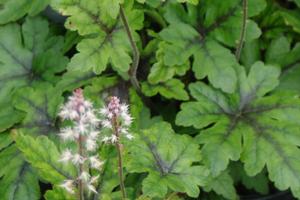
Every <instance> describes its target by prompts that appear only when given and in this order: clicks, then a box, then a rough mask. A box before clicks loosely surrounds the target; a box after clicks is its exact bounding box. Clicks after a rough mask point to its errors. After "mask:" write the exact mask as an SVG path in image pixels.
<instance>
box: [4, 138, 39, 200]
mask: <svg viewBox="0 0 300 200" xmlns="http://www.w3.org/2000/svg"><path fill="white" fill-rule="evenodd" d="M4 136H5V138H4ZM4 140H5V141H6V142H5V143H6V145H3V143H2V142H3V141H4ZM11 142H12V141H11V139H10V135H9V134H8V133H2V134H1V143H2V145H1V152H0V165H1V166H2V167H1V169H0V177H1V179H0V184H1V187H0V196H1V198H3V199H8V200H38V199H40V188H39V183H38V177H37V175H36V173H35V171H34V170H33V169H32V168H31V166H30V165H29V164H28V163H27V162H25V160H24V158H23V156H22V154H21V153H20V152H19V151H18V149H17V148H16V145H15V144H13V143H11Z"/></svg>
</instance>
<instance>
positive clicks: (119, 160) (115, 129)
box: [112, 116, 126, 200]
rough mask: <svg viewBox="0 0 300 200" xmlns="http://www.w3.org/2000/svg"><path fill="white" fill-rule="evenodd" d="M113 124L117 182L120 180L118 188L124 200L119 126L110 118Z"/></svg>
mask: <svg viewBox="0 0 300 200" xmlns="http://www.w3.org/2000/svg"><path fill="white" fill-rule="evenodd" d="M112 122H113V130H114V134H115V136H116V137H117V141H116V144H115V145H116V149H117V151H118V173H119V180H120V188H121V192H122V200H125V199H126V190H125V185H124V180H123V159H122V150H121V144H120V134H119V124H118V121H117V117H116V116H113V118H112Z"/></svg>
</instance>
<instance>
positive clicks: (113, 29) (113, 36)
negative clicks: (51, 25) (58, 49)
mask: <svg viewBox="0 0 300 200" xmlns="http://www.w3.org/2000/svg"><path fill="white" fill-rule="evenodd" d="M118 2H120V1H113V5H114V6H113V7H116V4H117V3H118ZM111 3H112V2H111V1H110V0H102V1H93V2H90V1H88V0H80V1H75V0H62V1H54V2H53V6H54V8H56V9H58V10H59V11H60V12H61V13H62V14H63V15H67V16H69V17H68V19H67V22H66V24H65V26H66V27H67V28H68V29H70V30H77V31H78V33H79V34H80V35H82V36H85V38H84V39H83V40H82V41H81V42H80V43H79V44H78V45H77V50H78V51H79V53H77V54H75V56H74V57H73V58H72V59H71V62H70V63H69V66H68V67H69V68H70V69H75V70H79V69H84V70H85V71H86V70H88V69H93V70H94V71H95V73H97V74H100V73H101V72H102V71H104V70H105V69H106V67H107V65H108V64H111V65H112V67H113V68H114V69H115V70H116V71H118V72H119V73H120V74H122V73H125V72H127V71H128V69H129V66H130V63H131V57H130V55H129V52H131V46H130V43H129V40H128V36H127V34H126V32H125V30H124V28H123V24H122V22H121V20H120V19H119V17H118V18H116V19H114V17H115V16H116V12H115V11H113V12H111V9H109V11H110V12H108V10H107V9H105V8H106V7H107V6H108V5H109V6H111ZM117 7H118V6H117ZM115 9H116V8H113V10H115ZM125 11H126V15H127V18H128V20H129V24H130V26H131V27H130V28H131V30H132V31H135V30H138V29H140V28H141V27H142V22H143V14H142V12H140V11H138V10H134V9H132V5H131V3H128V4H126V5H125ZM108 14H109V15H108ZM111 15H112V16H113V17H112V16H111ZM91 35H93V37H91Z"/></svg>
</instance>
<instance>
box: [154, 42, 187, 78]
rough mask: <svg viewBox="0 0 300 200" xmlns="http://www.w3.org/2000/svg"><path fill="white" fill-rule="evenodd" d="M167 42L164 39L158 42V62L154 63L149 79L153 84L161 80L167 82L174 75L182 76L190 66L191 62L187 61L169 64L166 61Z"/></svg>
mask: <svg viewBox="0 0 300 200" xmlns="http://www.w3.org/2000/svg"><path fill="white" fill-rule="evenodd" d="M166 45H167V43H166V42H165V41H162V42H160V43H159V44H158V49H157V51H156V62H155V63H154V64H153V65H152V67H151V71H150V73H149V75H148V81H149V83H151V84H158V83H160V82H166V81H167V80H169V79H171V78H172V77H173V76H174V75H179V76H182V75H184V74H185V73H186V71H187V70H189V68H190V63H189V62H186V63H184V64H183V65H178V66H177V65H174V66H168V65H166V64H165V63H164V59H163V58H164V54H165V51H166V50H165V46H166Z"/></svg>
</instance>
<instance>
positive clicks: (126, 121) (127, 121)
mask: <svg viewBox="0 0 300 200" xmlns="http://www.w3.org/2000/svg"><path fill="white" fill-rule="evenodd" d="M122 118H123V120H124V125H125V126H130V124H131V123H132V117H131V116H130V115H129V114H128V113H123V114H122Z"/></svg>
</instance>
